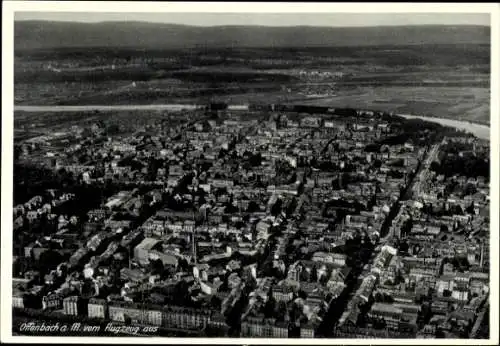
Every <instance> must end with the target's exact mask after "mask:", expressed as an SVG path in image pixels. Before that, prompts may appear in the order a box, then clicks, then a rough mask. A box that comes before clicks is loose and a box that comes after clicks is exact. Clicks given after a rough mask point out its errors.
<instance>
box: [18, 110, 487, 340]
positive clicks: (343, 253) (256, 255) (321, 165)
mask: <svg viewBox="0 0 500 346" xmlns="http://www.w3.org/2000/svg"><path fill="white" fill-rule="evenodd" d="M110 113H111V112H110ZM117 113H119V114H106V113H101V114H97V115H96V114H90V115H88V116H87V118H86V116H82V117H81V118H78V121H77V122H71V123H70V122H67V123H65V121H66V120H64V119H63V120H64V121H62V120H61V122H60V124H57V129H53V130H52V131H48V130H47V131H44V135H43V136H35V137H32V136H26V137H25V138H24V137H23V138H20V139H19V140H16V143H15V167H14V202H15V203H14V210H13V232H14V234H13V239H14V242H13V254H14V259H13V279H12V280H13V281H12V282H13V296H12V300H13V301H12V306H13V319H14V321H19V322H20V323H22V322H27V321H33V320H39V321H65V322H68V323H73V322H81V323H86V324H92V325H100V326H103V327H101V328H99V330H100V331H101V333H106V328H105V327H104V326H107V325H108V324H109V323H113V325H115V326H116V328H115V329H114V330H113V331H112V332H110V333H114V334H120V333H118V332H117V331H118V330H120V329H123V330H126V329H127V328H125V327H123V328H119V327H118V326H136V327H139V326H141V327H144V326H152V327H157V328H156V329H155V330H157V333H156V334H155V335H162V336H163V335H169V336H186V335H187V336H204V337H221V336H228V337H260V338H321V337H323V338H389V337H390V338H483V337H485V335H486V336H487V335H488V333H489V331H488V328H489V327H488V325H489V298H488V297H489V258H490V254H489V237H490V230H489V215H490V211H489V199H490V197H489V196H490V189H489V179H490V177H489V155H490V144H489V141H485V140H482V139H479V138H476V137H474V136H473V135H471V134H468V133H466V132H462V131H458V130H455V129H451V128H447V127H444V126H441V125H437V124H433V123H430V122H426V121H421V120H408V119H404V118H402V117H398V116H397V115H394V114H388V113H384V112H378V111H370V110H361V109H360V110H355V109H348V108H346V109H333V108H322V107H312V106H294V107H288V106H280V105H269V106H268V105H250V106H248V107H239V108H238V107H233V108H231V107H227V105H223V104H222V105H221V104H211V105H209V106H206V107H198V108H196V109H189V110H188V109H180V110H178V111H156V112H155V111H151V112H148V113H147V114H146V113H143V112H137V111H135V112H134V111H133V110H131V111H129V112H127V111H122V112H117ZM16 116H17V115H16ZM16 119H17V118H16ZM54 119H55V118H54ZM61 119H62V118H61ZM85 119H90V120H85ZM25 121H26V124H25V125H26V126H25V127H23V128H21V129H20V130H21V132H22V131H24V130H25V131H31V127H30V126H31V124H34V123H36V120H29V118H25ZM42 125H43V124H42ZM54 126H56V124H54ZM18 129H19V127H17V128H16V130H18ZM23 129H24V130H23ZM20 323H19V324H20ZM13 328H14V329H13V331H14V332H19V330H16V324H14V327H13ZM24 333H26V331H25V332H24ZM72 333H73V332H72V331H68V333H67V335H84V333H83V334H82V333H81V332H78V333H77V332H74V333H73V334H72ZM37 335H40V332H38V333H37ZM103 335H105V334H103ZM120 335H121V334H120ZM125 335H126V333H125ZM134 335H135V333H134Z"/></svg>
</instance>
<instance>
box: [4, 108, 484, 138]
mask: <svg viewBox="0 0 500 346" xmlns="http://www.w3.org/2000/svg"><path fill="white" fill-rule="evenodd" d="M202 108H204V106H203V105H196V104H157V105H154V104H153V105H95V106H94V105H80V106H21V105H18V106H14V112H28V113H30V112H34V113H36V112H47V113H49V112H88V111H103V112H106V111H130V110H138V111H140V110H148V111H151V110H158V111H162V110H164V111H182V110H195V109H202ZM228 109H229V110H234V111H244V110H248V105H244V104H243V105H235V104H230V105H228ZM396 115H399V116H402V117H404V118H406V119H422V120H425V121H430V122H434V123H438V124H441V125H443V126H449V127H453V128H456V129H459V130H464V131H467V132H469V133H472V134H473V135H474V136H476V137H478V138H481V139H485V140H490V127H489V126H488V125H484V124H479V123H475V122H471V121H463V120H455V119H449V118H437V117H430V116H423V115H413V114H396Z"/></svg>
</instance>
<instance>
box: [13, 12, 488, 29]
mask: <svg viewBox="0 0 500 346" xmlns="http://www.w3.org/2000/svg"><path fill="white" fill-rule="evenodd" d="M170 17H173V18H170ZM27 21H43V22H64V23H75V24H102V23H113V22H116V23H127V22H130V23H134V22H135V23H148V24H163V25H184V26H194V27H218V26H252V27H301V26H302V27H326V28H363V27H397V26H483V27H491V22H490V15H489V14H483V13H300V14H299V13H207V12H205V13H202V12H199V13H188V12H175V13H174V12H171V13H165V12H162V13H137V12H122V13H120V12H25V11H21V12H15V16H14V22H27Z"/></svg>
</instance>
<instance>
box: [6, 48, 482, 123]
mask: <svg viewBox="0 0 500 346" xmlns="http://www.w3.org/2000/svg"><path fill="white" fill-rule="evenodd" d="M489 56H490V49H489V46H487V45H483V44H468V45H465V44H464V45H413V46H392V47H386V46H371V47H367V46H364V47H334V48H324V47H310V48H277V49H269V48H234V49H206V48H205V49H180V50H144V49H141V50H134V49H106V48H96V49H85V50H84V49H76V48H75V49H70V48H66V49H53V50H46V49H45V50H22V51H16V56H15V58H16V61H15V104H17V105H111V104H163V103H179V102H180V103H184V102H185V103H193V102H194V103H202V102H203V103H205V102H210V101H214V100H216V101H219V100H220V101H226V102H233V103H248V102H264V103H266V102H267V103H276V102H291V103H297V102H301V103H307V104H315V103H316V104H319V105H331V106H339V107H341V106H350V107H355V108H374V109H380V110H387V111H393V112H400V113H412V114H421V115H433V116H439V117H448V118H455V119H466V120H470V121H474V122H479V123H489V93H490V89H489V85H490V64H489Z"/></svg>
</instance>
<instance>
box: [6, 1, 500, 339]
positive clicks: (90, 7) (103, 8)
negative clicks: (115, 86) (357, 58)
mask: <svg viewBox="0 0 500 346" xmlns="http://www.w3.org/2000/svg"><path fill="white" fill-rule="evenodd" d="M3 5H4V6H3V15H2V29H3V30H2V33H3V35H2V54H3V55H2V86H3V87H2V148H3V152H2V177H1V179H2V180H1V182H2V185H1V186H2V208H1V209H2V213H1V220H2V224H1V225H2V228H1V229H2V232H1V240H2V244H4V246H3V249H2V250H3V251H1V276H2V280H1V299H0V305H1V310H0V312H1V315H0V320H1V322H0V328H1V329H0V332H1V334H0V335H1V341H2V342H12V343H27V342H36V343H54V344H59V343H81V342H85V343H109V344H117V343H120V344H131V343H144V344H151V343H160V344H235V343H236V344H280V343H281V344H283V343H287V344H293V345H301V344H304V343H306V344H318V345H329V344H367V343H369V344H372V345H380V344H387V343H395V344H398V345H413V344H420V345H426V344H427V345H428V344H433V345H434V344H437V343H439V344H442V345H465V344H474V345H498V344H499V333H498V328H496V327H497V326H498V321H499V319H498V307H499V299H498V293H499V292H498V282H499V275H498V269H499V265H498V262H499V256H498V253H499V252H498V247H499V244H498V232H499V229H500V225H499V214H498V211H500V205H499V199H498V197H499V189H500V185H499V169H500V162H499V140H498V130H499V125H500V124H499V119H498V117H499V115H500V113H499V111H500V108H499V96H500V89H499V80H498V79H499V78H498V77H499V76H500V71H499V66H498V65H499V61H500V60H499V58H500V55H499V44H498V43H499V42H500V36H499V5H498V4H490V3H450V4H448V3H419V4H412V3H408V4H407V3H350V4H347V3H335V4H334V3H220V2H219V3H217V2H213V3H207V2H199V3H193V2H191V3H187V2H176V3H168V2H162V3H160V2H156V3H151V2H118V1H117V2H104V1H103V2H100V1H99V2H97V1H95V2H93V1H77V2H76V1H75V2H73V1H68V2H55V1H43V2H39V1H5V2H4V3H3ZM14 11H27V12H37V11H47V12H191V13H195V12H198V13H199V12H212V13H213V12H220V13H222V12H226V13H228V12H233V13H238V12H239V13H266V12H268V13H320V12H323V13H324V12H333V13H347V12H349V13H377V12H379V13H380V12H384V13H417V12H418V13H443V15H446V13H490V15H491V44H492V46H491V122H490V123H491V206H490V209H491V226H490V232H491V238H490V239H491V240H490V244H491V246H490V247H491V249H490V250H491V251H490V256H491V259H490V263H491V269H490V270H491V272H490V289H491V295H490V325H491V327H490V339H489V340H467V339H410V340H408V339H365V340H362V339H253V338H236V339H230V338H157V337H152V338H128V337H124V338H111V337H83V338H82V337H64V338H57V337H21V336H12V331H11V322H12V321H11V320H12V310H11V304H10V302H11V301H12V284H11V280H10V278H11V277H12V246H11V245H10V244H12V203H13V200H12V196H13V191H12V167H13V150H12V146H13V100H14V95H13V88H12V86H13V83H14V79H13V32H14V29H13V22H14Z"/></svg>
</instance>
